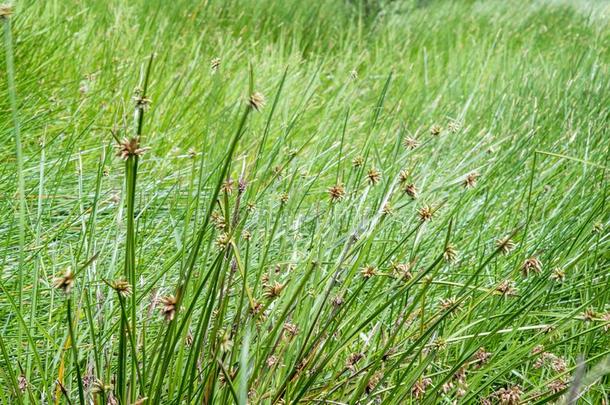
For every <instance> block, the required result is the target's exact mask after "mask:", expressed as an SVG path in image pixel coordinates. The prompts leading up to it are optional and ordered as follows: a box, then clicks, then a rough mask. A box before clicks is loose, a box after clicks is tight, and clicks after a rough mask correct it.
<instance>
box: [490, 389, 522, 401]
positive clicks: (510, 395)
mask: <svg viewBox="0 0 610 405" xmlns="http://www.w3.org/2000/svg"><path fill="white" fill-rule="evenodd" d="M521 395H523V391H522V390H521V387H520V386H518V385H514V386H512V387H509V388H500V389H499V390H497V391H496V392H494V397H495V398H496V399H497V400H498V403H500V404H501V405H519V404H520V403H521Z"/></svg>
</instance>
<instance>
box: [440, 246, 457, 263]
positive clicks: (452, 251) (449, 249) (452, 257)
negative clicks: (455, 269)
mask: <svg viewBox="0 0 610 405" xmlns="http://www.w3.org/2000/svg"><path fill="white" fill-rule="evenodd" d="M457 258H458V252H457V249H456V248H455V246H453V245H452V244H451V243H448V244H447V246H445V252H443V259H445V261H446V262H449V263H455V262H456V261H457Z"/></svg>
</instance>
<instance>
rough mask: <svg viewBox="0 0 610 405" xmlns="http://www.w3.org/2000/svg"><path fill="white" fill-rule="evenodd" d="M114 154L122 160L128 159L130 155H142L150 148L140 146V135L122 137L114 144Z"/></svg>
mask: <svg viewBox="0 0 610 405" xmlns="http://www.w3.org/2000/svg"><path fill="white" fill-rule="evenodd" d="M116 148H117V153H116V155H117V156H118V157H120V158H121V159H123V160H127V159H129V157H131V156H142V155H143V154H144V153H145V152H146V151H148V150H149V149H150V148H143V147H140V137H139V136H134V137H131V138H123V140H122V141H121V142H120V143H119V144H118V145H117V146H116Z"/></svg>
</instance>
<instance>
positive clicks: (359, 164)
mask: <svg viewBox="0 0 610 405" xmlns="http://www.w3.org/2000/svg"><path fill="white" fill-rule="evenodd" d="M363 164H364V157H362V156H356V157H355V158H354V159H352V166H354V167H362V165H363Z"/></svg>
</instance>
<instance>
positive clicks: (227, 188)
mask: <svg viewBox="0 0 610 405" xmlns="http://www.w3.org/2000/svg"><path fill="white" fill-rule="evenodd" d="M234 184H235V182H234V181H233V179H227V180H225V181H224V182H223V183H222V185H221V186H220V190H221V191H222V192H223V193H225V194H231V193H233V185H234Z"/></svg>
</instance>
